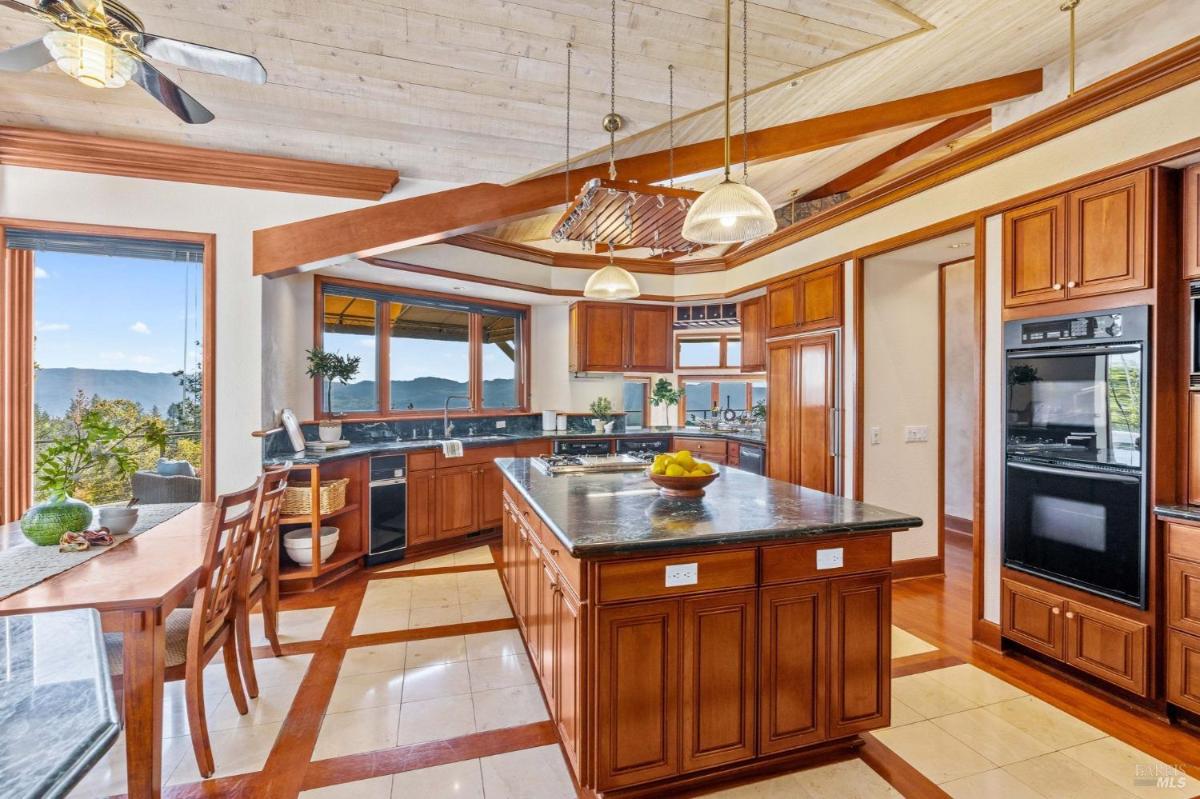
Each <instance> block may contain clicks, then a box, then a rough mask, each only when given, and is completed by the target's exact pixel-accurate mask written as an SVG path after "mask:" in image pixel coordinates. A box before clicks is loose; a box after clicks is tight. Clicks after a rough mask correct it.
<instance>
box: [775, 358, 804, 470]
mask: <svg viewBox="0 0 1200 799" xmlns="http://www.w3.org/2000/svg"><path fill="white" fill-rule="evenodd" d="M798 366H799V364H797V362H796V349H795V343H794V342H792V341H773V342H771V343H770V344H769V345H768V346H767V398H768V399H769V400H770V401H769V402H768V403H767V453H768V454H767V477H770V478H772V479H774V480H784V481H786V482H789V483H790V482H792V469H793V465H794V461H795V457H794V452H793V449H792V447H793V445H794V441H795V439H796V424H797V419H796V416H795V414H794V412H793V409H794V408H795V406H796V396H797V393H798V391H799V385H798V383H799V377H798V373H797V369H798Z"/></svg>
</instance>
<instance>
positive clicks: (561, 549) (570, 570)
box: [532, 517, 583, 596]
mask: <svg viewBox="0 0 1200 799" xmlns="http://www.w3.org/2000/svg"><path fill="white" fill-rule="evenodd" d="M532 523H533V525H534V526H535V527H537V531H538V538H539V539H540V540H541V542H542V547H543V548H544V549H545V550H546V552H547V554H549V556H550V559H551V560H552V561H554V565H555V566H557V567H558V571H559V572H560V573H561V574H562V576H563V578H564V579H566V581H567V582H568V583H570V585H571V589H572V590H573V591H574V592H575V596H579V586H580V585H581V584H582V582H583V581H582V579H581V574H582V565H581V564H580V562H579V559H578V558H573V557H571V553H570V552H568V551H567V548H566V547H565V546H564V545H563V542H562V541H559V540H558V536H556V535H555V534H554V531H553V530H551V529H550V528H549V527H548V526H547V525H546V523H545V522H543V521H542V520H541V519H539V518H537V517H534V519H533V522H532Z"/></svg>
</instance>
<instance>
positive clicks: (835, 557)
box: [817, 547, 846, 571]
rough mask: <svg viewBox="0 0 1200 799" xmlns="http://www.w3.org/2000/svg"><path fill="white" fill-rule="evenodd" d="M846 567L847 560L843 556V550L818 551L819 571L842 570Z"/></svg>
mask: <svg viewBox="0 0 1200 799" xmlns="http://www.w3.org/2000/svg"><path fill="white" fill-rule="evenodd" d="M845 565H846V558H845V556H844V555H843V552H842V548H841V547H838V548H837V549H818V550H817V569H818V571H819V570H822V569H840V568H842V567H843V566H845Z"/></svg>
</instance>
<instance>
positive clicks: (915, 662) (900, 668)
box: [892, 652, 964, 677]
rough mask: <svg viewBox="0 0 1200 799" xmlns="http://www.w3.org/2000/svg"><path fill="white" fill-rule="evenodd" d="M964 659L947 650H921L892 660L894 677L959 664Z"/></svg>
mask: <svg viewBox="0 0 1200 799" xmlns="http://www.w3.org/2000/svg"><path fill="white" fill-rule="evenodd" d="M963 662H964V661H963V660H962V658H957V657H955V656H954V655H947V654H946V653H945V652H921V653H919V654H916V655H909V656H907V657H902V658H896V659H895V660H893V661H892V677H907V676H909V675H910V674H920V673H922V672H926V671H933V670H935V669H944V668H946V667H948V666H958V665H960V664H961V663H963Z"/></svg>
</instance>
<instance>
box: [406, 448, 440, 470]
mask: <svg viewBox="0 0 1200 799" xmlns="http://www.w3.org/2000/svg"><path fill="white" fill-rule="evenodd" d="M436 465H437V460H436V459H435V457H434V454H433V453H432V452H413V453H411V454H409V456H408V470H409V471H410V472H422V471H425V470H427V469H432V468H433V467H434V466H436Z"/></svg>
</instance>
